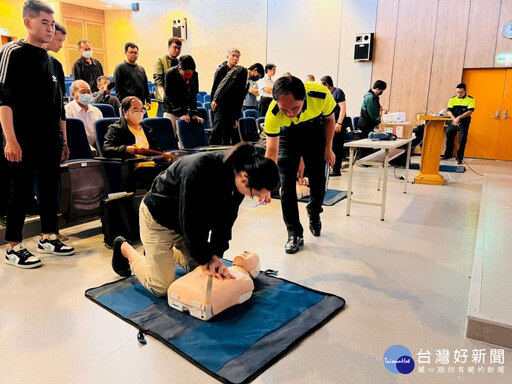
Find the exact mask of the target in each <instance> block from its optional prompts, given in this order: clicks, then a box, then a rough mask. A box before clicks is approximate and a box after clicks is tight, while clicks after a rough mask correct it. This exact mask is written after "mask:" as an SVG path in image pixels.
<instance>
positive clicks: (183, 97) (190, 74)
mask: <svg viewBox="0 0 512 384" xmlns="http://www.w3.org/2000/svg"><path fill="white" fill-rule="evenodd" d="M164 84H165V86H164V91H165V97H164V111H165V114H164V117H168V118H169V119H171V122H172V127H173V128H174V135H175V136H176V137H178V126H177V121H178V120H179V119H182V120H184V121H186V122H187V123H188V122H190V119H191V118H192V119H195V120H197V121H199V122H200V123H203V119H201V118H200V117H199V116H197V93H198V92H199V78H198V75H197V72H196V63H195V62H194V59H193V58H192V56H190V55H184V56H181V57H180V58H179V59H178V65H177V66H176V67H172V68H169V70H167V72H166V73H165V81H164Z"/></svg>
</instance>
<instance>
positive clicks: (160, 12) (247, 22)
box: [105, 0, 267, 91]
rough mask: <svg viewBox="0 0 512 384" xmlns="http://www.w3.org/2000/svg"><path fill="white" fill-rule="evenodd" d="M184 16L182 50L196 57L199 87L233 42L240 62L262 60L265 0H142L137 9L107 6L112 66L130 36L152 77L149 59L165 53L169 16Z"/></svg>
mask: <svg viewBox="0 0 512 384" xmlns="http://www.w3.org/2000/svg"><path fill="white" fill-rule="evenodd" d="M183 17H186V18H187V23H188V39H187V40H186V41H185V42H184V43H183V49H182V54H189V55H192V57H194V60H195V62H196V66H197V71H198V73H199V88H200V89H201V90H205V91H209V90H210V89H211V86H212V81H213V74H214V72H215V69H216V68H217V66H218V65H219V64H220V63H221V62H223V61H224V60H225V59H226V53H227V50H228V49H229V48H231V47H237V48H239V49H240V51H241V52H242V56H241V58H240V64H241V65H244V66H250V65H251V64H253V63H255V62H261V63H263V65H265V45H266V19H267V1H266V0H251V1H250V2H249V1H237V0H172V1H169V0H154V1H145V2H141V3H140V10H139V11H138V12H131V11H105V38H106V40H107V59H108V65H109V68H111V71H112V72H113V71H114V68H115V66H116V65H117V64H119V63H120V62H122V61H123V60H124V59H125V56H124V43H126V42H127V41H130V40H133V41H135V42H136V43H137V45H138V46H139V49H140V57H139V64H140V65H142V66H143V67H144V68H145V69H146V73H147V75H148V78H149V79H150V80H152V76H153V63H154V62H155V61H156V59H157V58H158V57H160V56H163V55H164V54H166V53H167V40H168V39H169V38H170V37H172V28H171V25H172V20H174V19H178V18H183Z"/></svg>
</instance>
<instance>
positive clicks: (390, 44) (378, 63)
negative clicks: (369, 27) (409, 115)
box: [372, 0, 400, 109]
mask: <svg viewBox="0 0 512 384" xmlns="http://www.w3.org/2000/svg"><path fill="white" fill-rule="evenodd" d="M399 4H400V0H398V1H397V0H379V2H378V5H377V23H376V26H375V31H376V33H375V39H374V42H375V46H374V49H373V57H374V62H373V68H372V84H373V83H374V82H375V80H384V81H385V82H386V83H388V86H389V85H390V84H391V80H392V78H393V56H394V54H395V36H396V28H397V26H396V24H397V18H398V7H399ZM389 95H390V93H389V91H387V92H384V93H383V95H382V96H381V97H380V103H381V105H382V106H383V107H384V108H385V109H389Z"/></svg>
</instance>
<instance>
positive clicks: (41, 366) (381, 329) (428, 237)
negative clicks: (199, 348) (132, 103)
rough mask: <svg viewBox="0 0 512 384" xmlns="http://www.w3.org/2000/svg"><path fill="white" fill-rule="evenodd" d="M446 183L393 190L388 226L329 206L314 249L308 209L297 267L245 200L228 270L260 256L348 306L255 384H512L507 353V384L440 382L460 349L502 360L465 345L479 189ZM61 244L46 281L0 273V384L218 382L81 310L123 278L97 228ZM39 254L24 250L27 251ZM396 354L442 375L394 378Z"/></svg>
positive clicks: (276, 212) (488, 165)
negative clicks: (391, 353) (96, 292)
mask: <svg viewBox="0 0 512 384" xmlns="http://www.w3.org/2000/svg"><path fill="white" fill-rule="evenodd" d="M468 162H469V164H470V165H471V167H472V168H473V169H475V170H476V171H477V172H479V173H483V172H488V173H501V174H511V173H512V163H510V162H508V163H507V162H494V161H492V162H491V161H483V160H468ZM397 173H398V174H400V173H401V171H397ZM376 175H377V170H376V169H375V168H368V169H363V168H357V169H356V173H355V179H354V194H355V196H356V195H357V197H358V198H363V199H365V198H370V199H371V198H373V199H378V196H379V195H378V193H377V192H376V191H375V187H376ZM392 175H393V172H392V171H390V177H391V178H392ZM412 175H414V172H411V175H410V176H412ZM451 178H452V179H453V180H452V181H451V182H450V183H448V185H445V186H443V187H438V186H429V185H416V184H413V185H409V186H408V193H407V194H406V195H404V194H402V189H401V185H400V184H399V183H398V182H396V181H395V180H390V181H389V186H388V199H387V200H388V202H387V211H386V220H385V221H384V222H381V221H380V220H379V208H377V207H370V206H362V205H354V206H353V207H352V212H351V216H350V217H347V216H346V215H345V208H346V203H345V202H340V203H338V204H336V205H335V206H333V207H325V211H324V213H323V215H322V221H323V228H324V229H323V232H322V236H321V237H319V238H314V237H313V236H312V235H310V234H309V232H308V231H307V216H306V212H305V205H304V204H300V210H301V218H302V219H303V224H304V225H305V226H306V232H305V233H306V235H305V242H306V244H305V247H304V249H303V250H302V251H301V252H299V253H297V254H295V255H287V254H285V253H284V248H283V246H284V242H285V241H286V232H285V228H284V225H283V223H282V219H281V210H280V204H279V201H273V202H272V203H271V204H270V205H268V206H262V207H258V208H254V207H253V206H254V202H253V201H249V200H245V201H244V203H243V205H242V207H241V209H240V214H239V218H238V221H237V222H236V224H235V228H234V231H233V241H232V242H231V248H230V250H229V251H228V252H227V254H226V255H225V256H226V258H232V257H233V256H234V255H235V254H236V253H238V252H239V251H242V250H253V251H255V252H257V253H258V254H259V255H260V258H261V267H262V269H267V268H273V269H277V270H278V271H279V275H280V276H282V277H284V278H287V279H290V280H293V281H296V282H298V283H300V284H304V285H307V286H309V287H312V288H315V289H319V290H324V291H328V292H332V293H335V294H337V295H340V296H342V297H344V298H345V299H346V300H347V307H346V309H345V310H344V311H343V312H342V313H340V314H339V315H338V316H336V317H335V318H334V319H332V320H331V321H330V322H329V323H328V324H326V325H325V326H324V327H322V328H321V329H320V330H318V331H317V332H315V333H314V334H313V335H311V336H309V337H308V338H307V339H306V340H304V341H303V342H302V343H301V344H299V345H298V346H297V347H296V348H294V349H293V350H292V351H291V352H290V353H289V354H288V355H286V356H285V357H284V358H283V359H282V360H280V361H279V362H278V363H277V364H275V365H274V366H272V367H271V368H270V369H268V370H267V371H266V372H265V373H263V374H262V375H261V376H260V377H259V378H257V379H256V380H255V383H427V382H428V383H430V382H436V383H453V382H461V383H483V382H486V383H510V382H512V351H510V350H505V364H504V367H505V373H504V374H499V373H498V372H497V371H495V373H488V372H486V373H477V372H476V370H477V367H478V365H476V364H470V363H467V364H465V366H466V367H469V366H471V365H474V366H475V372H476V373H475V374H470V373H466V372H465V373H464V374H458V373H448V372H447V373H444V374H443V373H437V367H438V366H440V364H435V350H436V349H442V348H444V349H449V350H450V351H452V353H453V350H454V349H463V348H465V349H468V350H470V352H469V356H470V359H471V350H472V349H487V353H488V354H489V349H490V348H494V347H492V346H490V345H488V344H485V343H482V342H478V341H474V340H470V339H465V338H464V332H465V317H466V310H467V302H468V293H469V285H470V274H471V266H472V259H473V249H474V242H475V234H476V226H477V221H478V209H479V205H480V194H481V179H480V178H478V177H477V175H475V174H474V173H472V172H471V171H468V172H466V173H465V174H451ZM347 179H348V177H347V174H346V173H344V174H343V176H342V177H341V178H333V179H332V180H331V183H330V188H334V189H346V186H347ZM508 225H511V224H510V223H508ZM64 233H65V234H67V235H69V236H70V238H71V241H70V243H71V244H73V245H74V246H75V247H76V249H77V254H76V255H75V256H72V257H67V258H64V257H63V258H58V257H54V256H43V257H42V259H43V262H44V265H43V267H42V268H40V269H38V270H28V271H27V270H19V269H16V268H12V267H8V266H6V265H5V264H4V263H1V264H0V303H1V304H0V382H1V383H52V384H53V383H72V384H78V383H126V384H128V383H187V384H189V383H216V382H217V381H216V380H215V379H213V378H211V377H210V376H208V375H207V374H205V373H204V372H202V371H201V370H199V369H198V368H195V367H194V366H193V365H192V364H190V363H188V362H187V361H186V360H185V359H183V358H182V357H180V356H179V355H178V354H176V353H174V352H173V351H172V350H170V349H169V348H167V347H165V346H164V345H162V344H161V343H160V342H158V341H156V340H154V339H152V338H151V337H148V344H147V345H145V346H141V345H139V343H138V342H137V339H136V334H137V331H136V329H135V328H134V327H132V326H131V325H129V324H127V323H125V322H123V321H121V320H119V319H118V318H116V317H115V316H114V315H112V314H110V313H108V312H107V311H105V310H103V309H101V308H100V307H99V306H97V305H95V304H93V303H92V302H90V301H89V300H87V299H86V298H85V297H84V291H85V290H86V289H87V288H90V287H94V286H98V285H101V284H103V283H105V282H108V281H112V280H114V279H116V278H117V277H116V275H115V274H114V273H113V272H112V270H111V268H110V255H111V251H110V250H108V249H107V248H106V247H105V246H104V244H103V241H102V236H101V234H100V233H99V221H94V222H91V223H87V224H83V225H80V226H77V227H72V228H68V229H66V230H65V231H64ZM36 241H37V239H36V238H32V239H29V240H28V241H27V243H28V244H29V246H30V249H32V250H34V249H35V245H36ZM2 252H3V249H2ZM509 305H512V304H511V303H509ZM394 344H402V345H404V346H406V347H408V348H409V349H410V350H411V352H412V353H413V357H414V358H415V360H416V362H417V358H416V353H418V352H419V351H420V349H423V350H427V349H428V350H429V351H430V352H431V353H432V364H431V365H430V367H436V372H434V373H429V372H426V373H423V374H422V373H418V372H417V371H415V372H414V373H412V374H410V375H394V374H392V373H390V372H388V371H387V370H386V369H385V368H384V366H383V363H382V358H383V354H384V351H385V350H386V349H387V348H388V347H390V346H391V345H394ZM483 366H485V367H486V368H485V369H486V370H487V367H488V366H491V365H490V364H487V361H486V364H483ZM446 369H447V367H446ZM456 372H457V371H456Z"/></svg>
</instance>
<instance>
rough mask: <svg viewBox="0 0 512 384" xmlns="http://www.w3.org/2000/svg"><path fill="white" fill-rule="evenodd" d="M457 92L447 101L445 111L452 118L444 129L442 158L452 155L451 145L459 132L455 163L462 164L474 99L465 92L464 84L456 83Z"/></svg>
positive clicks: (473, 108) (473, 109) (448, 157)
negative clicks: (444, 145)
mask: <svg viewBox="0 0 512 384" xmlns="http://www.w3.org/2000/svg"><path fill="white" fill-rule="evenodd" d="M456 92H457V94H456V95H454V96H453V97H452V98H451V99H450V100H449V101H448V108H447V109H446V111H447V112H446V113H447V114H448V116H450V117H451V118H452V121H451V122H450V123H449V124H448V129H447V130H446V150H445V151H444V155H443V156H442V157H441V158H443V159H450V158H452V157H453V145H454V141H455V135H456V134H457V132H459V148H458V149H457V158H456V162H457V164H462V159H463V158H464V150H465V149H466V142H467V141H468V131H469V124H470V123H471V114H472V113H473V112H474V111H475V99H473V96H470V95H468V94H467V93H466V84H464V83H460V84H459V85H457V89H456Z"/></svg>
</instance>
